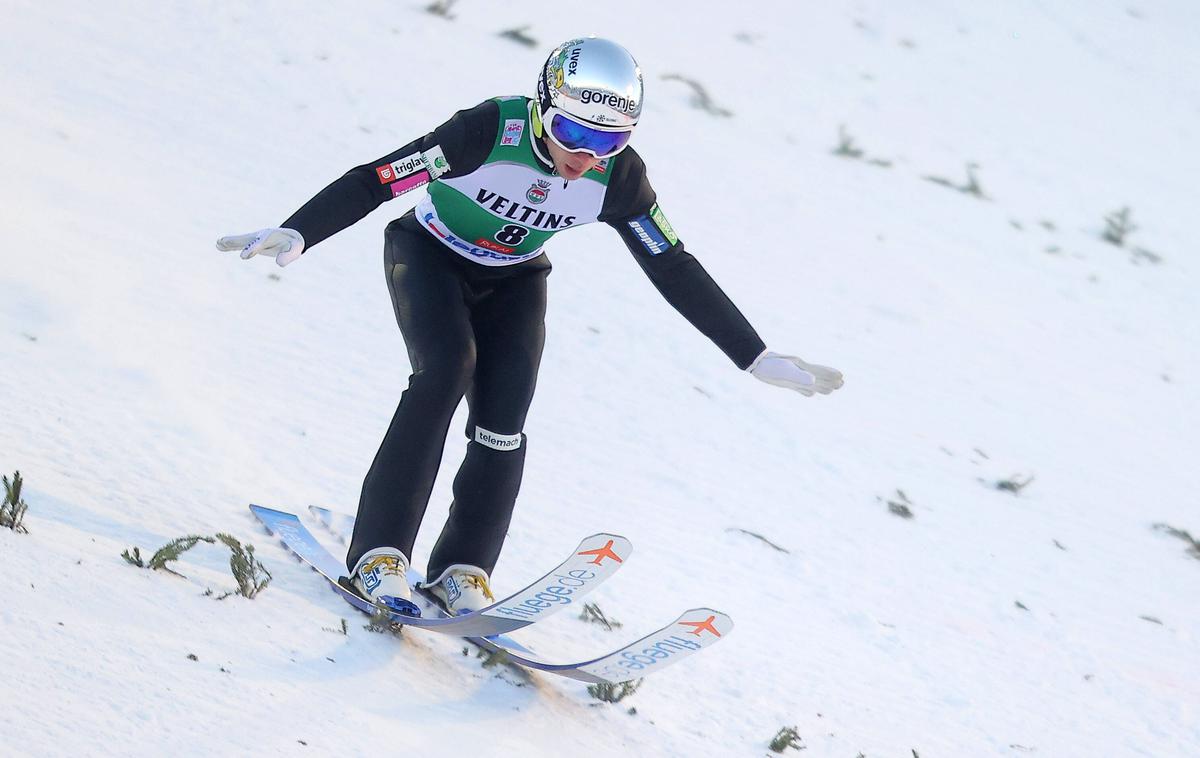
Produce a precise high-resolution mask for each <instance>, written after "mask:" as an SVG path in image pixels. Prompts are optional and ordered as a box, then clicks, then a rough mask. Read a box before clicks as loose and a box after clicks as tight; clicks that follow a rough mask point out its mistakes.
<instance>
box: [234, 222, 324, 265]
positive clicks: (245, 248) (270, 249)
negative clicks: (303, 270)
mask: <svg viewBox="0 0 1200 758" xmlns="http://www.w3.org/2000/svg"><path fill="white" fill-rule="evenodd" d="M217 249H218V250H240V251H241V252H242V260H249V259H251V258H253V257H254V256H256V255H269V256H271V257H272V258H274V259H275V262H276V263H278V264H279V265H280V266H286V265H288V264H289V263H291V262H292V261H294V260H296V259H297V258H299V257H300V254H301V253H303V252H304V237H302V236H300V232H298V231H296V230H295V229H259V230H258V231H257V232H251V233H250V234H234V235H231V236H229V237H222V238H221V239H219V240H217Z"/></svg>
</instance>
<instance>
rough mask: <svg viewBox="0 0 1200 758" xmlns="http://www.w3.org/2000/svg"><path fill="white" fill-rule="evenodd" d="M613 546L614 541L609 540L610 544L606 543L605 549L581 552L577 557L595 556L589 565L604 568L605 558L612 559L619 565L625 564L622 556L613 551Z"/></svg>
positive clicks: (599, 548)
mask: <svg viewBox="0 0 1200 758" xmlns="http://www.w3.org/2000/svg"><path fill="white" fill-rule="evenodd" d="M612 546H613V541H612V540H609V541H608V542H606V543H605V544H604V547H598V548H596V549H595V550H583V551H581V552H578V553H576V554H575V555H591V556H594V557H593V558H592V560H590V561H588V563H593V564H595V565H597V566H603V565H604V563H603V561H604V559H605V558H612V559H613V560H614V561H616V562H617V563H624V561H623V560H621V556H619V555H617V554H616V553H615V552H614V551H613V549H612Z"/></svg>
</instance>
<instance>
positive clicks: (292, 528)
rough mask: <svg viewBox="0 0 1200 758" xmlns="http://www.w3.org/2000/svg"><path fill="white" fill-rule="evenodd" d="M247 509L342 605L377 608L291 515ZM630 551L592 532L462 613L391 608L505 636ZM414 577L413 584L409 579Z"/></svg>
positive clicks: (436, 627)
mask: <svg viewBox="0 0 1200 758" xmlns="http://www.w3.org/2000/svg"><path fill="white" fill-rule="evenodd" d="M250 510H251V512H252V513H254V515H255V516H256V517H257V518H258V520H259V521H261V522H262V523H263V525H264V526H265V527H267V529H268V530H269V531H271V532H272V533H274V534H275V535H277V536H278V537H279V538H280V539H281V540H282V541H283V543H284V544H285V545H286V546H287V547H288V548H289V549H290V550H291V551H292V552H293V553H295V554H296V555H297V556H299V557H300V558H301V559H302V560H303V561H304V562H305V563H307V564H308V565H309V566H311V567H312V568H313V569H315V570H316V571H317V573H319V574H320V575H321V576H323V577H325V579H327V580H328V581H329V583H330V584H331V585H332V586H333V587H334V589H335V591H336V592H337V593H338V594H339V595H341V596H342V597H343V598H345V599H346V601H347V602H348V603H350V604H351V605H353V606H354V607H356V608H358V609H359V610H361V611H364V612H367V613H376V612H378V611H379V610H380V608H379V607H378V606H376V605H375V604H373V603H371V602H369V601H367V600H364V599H363V598H361V597H359V596H358V595H357V594H355V593H354V592H351V591H350V590H349V589H347V588H346V587H344V586H342V585H341V584H340V583H339V582H338V577H340V576H343V575H344V574H345V573H346V570H345V567H344V566H343V565H342V563H341V562H340V561H339V560H338V559H336V558H334V557H333V556H332V555H330V553H329V551H328V550H326V549H325V548H324V547H323V546H322V545H321V543H319V542H318V541H317V539H316V537H314V536H313V534H312V532H310V531H309V530H308V528H307V527H306V526H304V524H303V523H301V522H300V519H299V518H298V517H297V516H296V515H295V514H293V513H287V512H285V511H279V510H275V509H273V508H265V507H263V506H261V505H251V506H250ZM632 551H633V546H632V545H631V544H630V542H629V540H627V539H625V538H624V537H620V536H617V535H615V534H594V535H592V536H591V537H587V538H585V539H584V540H583V541H582V542H580V543H579V546H578V547H577V548H576V549H575V551H574V552H573V553H572V554H571V556H570V557H569V558H567V560H565V561H563V562H562V563H561V564H559V565H558V566H557V567H556V568H554V569H553V570H552V571H550V572H549V573H547V574H546V575H545V576H543V577H542V578H541V579H538V580H537V581H535V582H533V583H532V584H530V585H529V586H527V587H526V588H525V589H523V590H521V591H519V592H516V593H514V594H512V595H509V596H508V597H505V598H503V599H501V600H498V601H497V602H495V603H493V604H491V605H489V606H488V607H487V608H484V609H483V610H480V611H477V612H475V613H468V614H465V615H462V616H441V617H438V618H424V617H420V616H408V615H404V614H401V613H395V612H391V613H390V614H389V615H390V618H391V620H392V621H393V622H395V623H397V624H403V625H405V626H415V627H418V628H420V629H428V630H430V631H433V632H440V633H442V634H450V635H454V636H457V637H492V636H495V635H501V634H507V633H509V632H512V631H514V630H517V629H520V628H522V627H525V626H529V625H530V624H532V623H534V622H536V621H541V620H542V619H544V618H547V617H548V616H551V615H553V614H555V613H558V612H559V611H561V610H562V609H563V608H566V607H567V606H569V605H573V604H574V603H575V601H576V600H578V599H579V598H581V597H583V596H584V595H586V594H587V593H589V592H591V591H592V590H593V589H595V588H596V587H598V586H599V585H600V583H601V582H603V581H604V580H605V579H608V578H609V577H610V576H612V574H613V573H614V572H616V570H617V569H619V568H620V567H621V565H622V563H623V562H624V559H625V558H627V557H628V556H629V554H630V553H631V552H632ZM408 579H409V583H410V584H415V583H416V582H419V581H420V574H418V573H416V572H413V571H410V572H409V577H408ZM414 579H415V580H416V582H414Z"/></svg>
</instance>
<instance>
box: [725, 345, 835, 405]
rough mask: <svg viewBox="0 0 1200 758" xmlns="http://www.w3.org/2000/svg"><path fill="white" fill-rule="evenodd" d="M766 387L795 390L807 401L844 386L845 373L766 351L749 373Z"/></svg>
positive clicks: (791, 356) (749, 369) (753, 364)
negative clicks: (806, 398)
mask: <svg viewBox="0 0 1200 758" xmlns="http://www.w3.org/2000/svg"><path fill="white" fill-rule="evenodd" d="M746 370H747V371H749V372H750V373H751V374H753V375H754V378H755V379H760V380H762V381H764V382H766V383H767V384H774V385H775V386H776V387H787V388H788V389H790V390H796V391H797V392H799V393H800V394H801V395H804V396H805V397H812V395H813V393H814V392H819V393H821V394H822V395H828V394H829V393H830V392H833V391H834V390H836V389H837V388H838V387H841V386H842V372H841V371H838V370H837V369H833V368H829V367H828V366H817V365H814V364H812V363H805V362H804V361H802V360H800V359H799V358H797V357H796V356H794V355H780V354H779V353H772V352H771V351H770V350H766V351H764V352H763V354H762V355H760V356H758V357H757V358H755V359H754V363H751V364H750V368H748V369H746Z"/></svg>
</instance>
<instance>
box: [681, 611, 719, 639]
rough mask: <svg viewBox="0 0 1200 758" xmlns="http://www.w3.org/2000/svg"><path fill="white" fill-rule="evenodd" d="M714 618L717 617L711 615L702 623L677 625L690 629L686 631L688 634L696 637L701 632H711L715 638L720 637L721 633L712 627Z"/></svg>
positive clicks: (690, 622)
mask: <svg viewBox="0 0 1200 758" xmlns="http://www.w3.org/2000/svg"><path fill="white" fill-rule="evenodd" d="M716 618H717V617H716V616H715V615H713V616H709V617H708V618H706V619H704V620H703V621H680V622H679V625H680V626H690V627H692V629H690V630H688V634H694V635H696V636H697V637H699V636H700V635H701V633H703V632H712V633H713V634H714V635H716V636H717V637H720V636H721V633H720V632H718V631H717V629H716V627H714V626H713V621H715V620H716Z"/></svg>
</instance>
